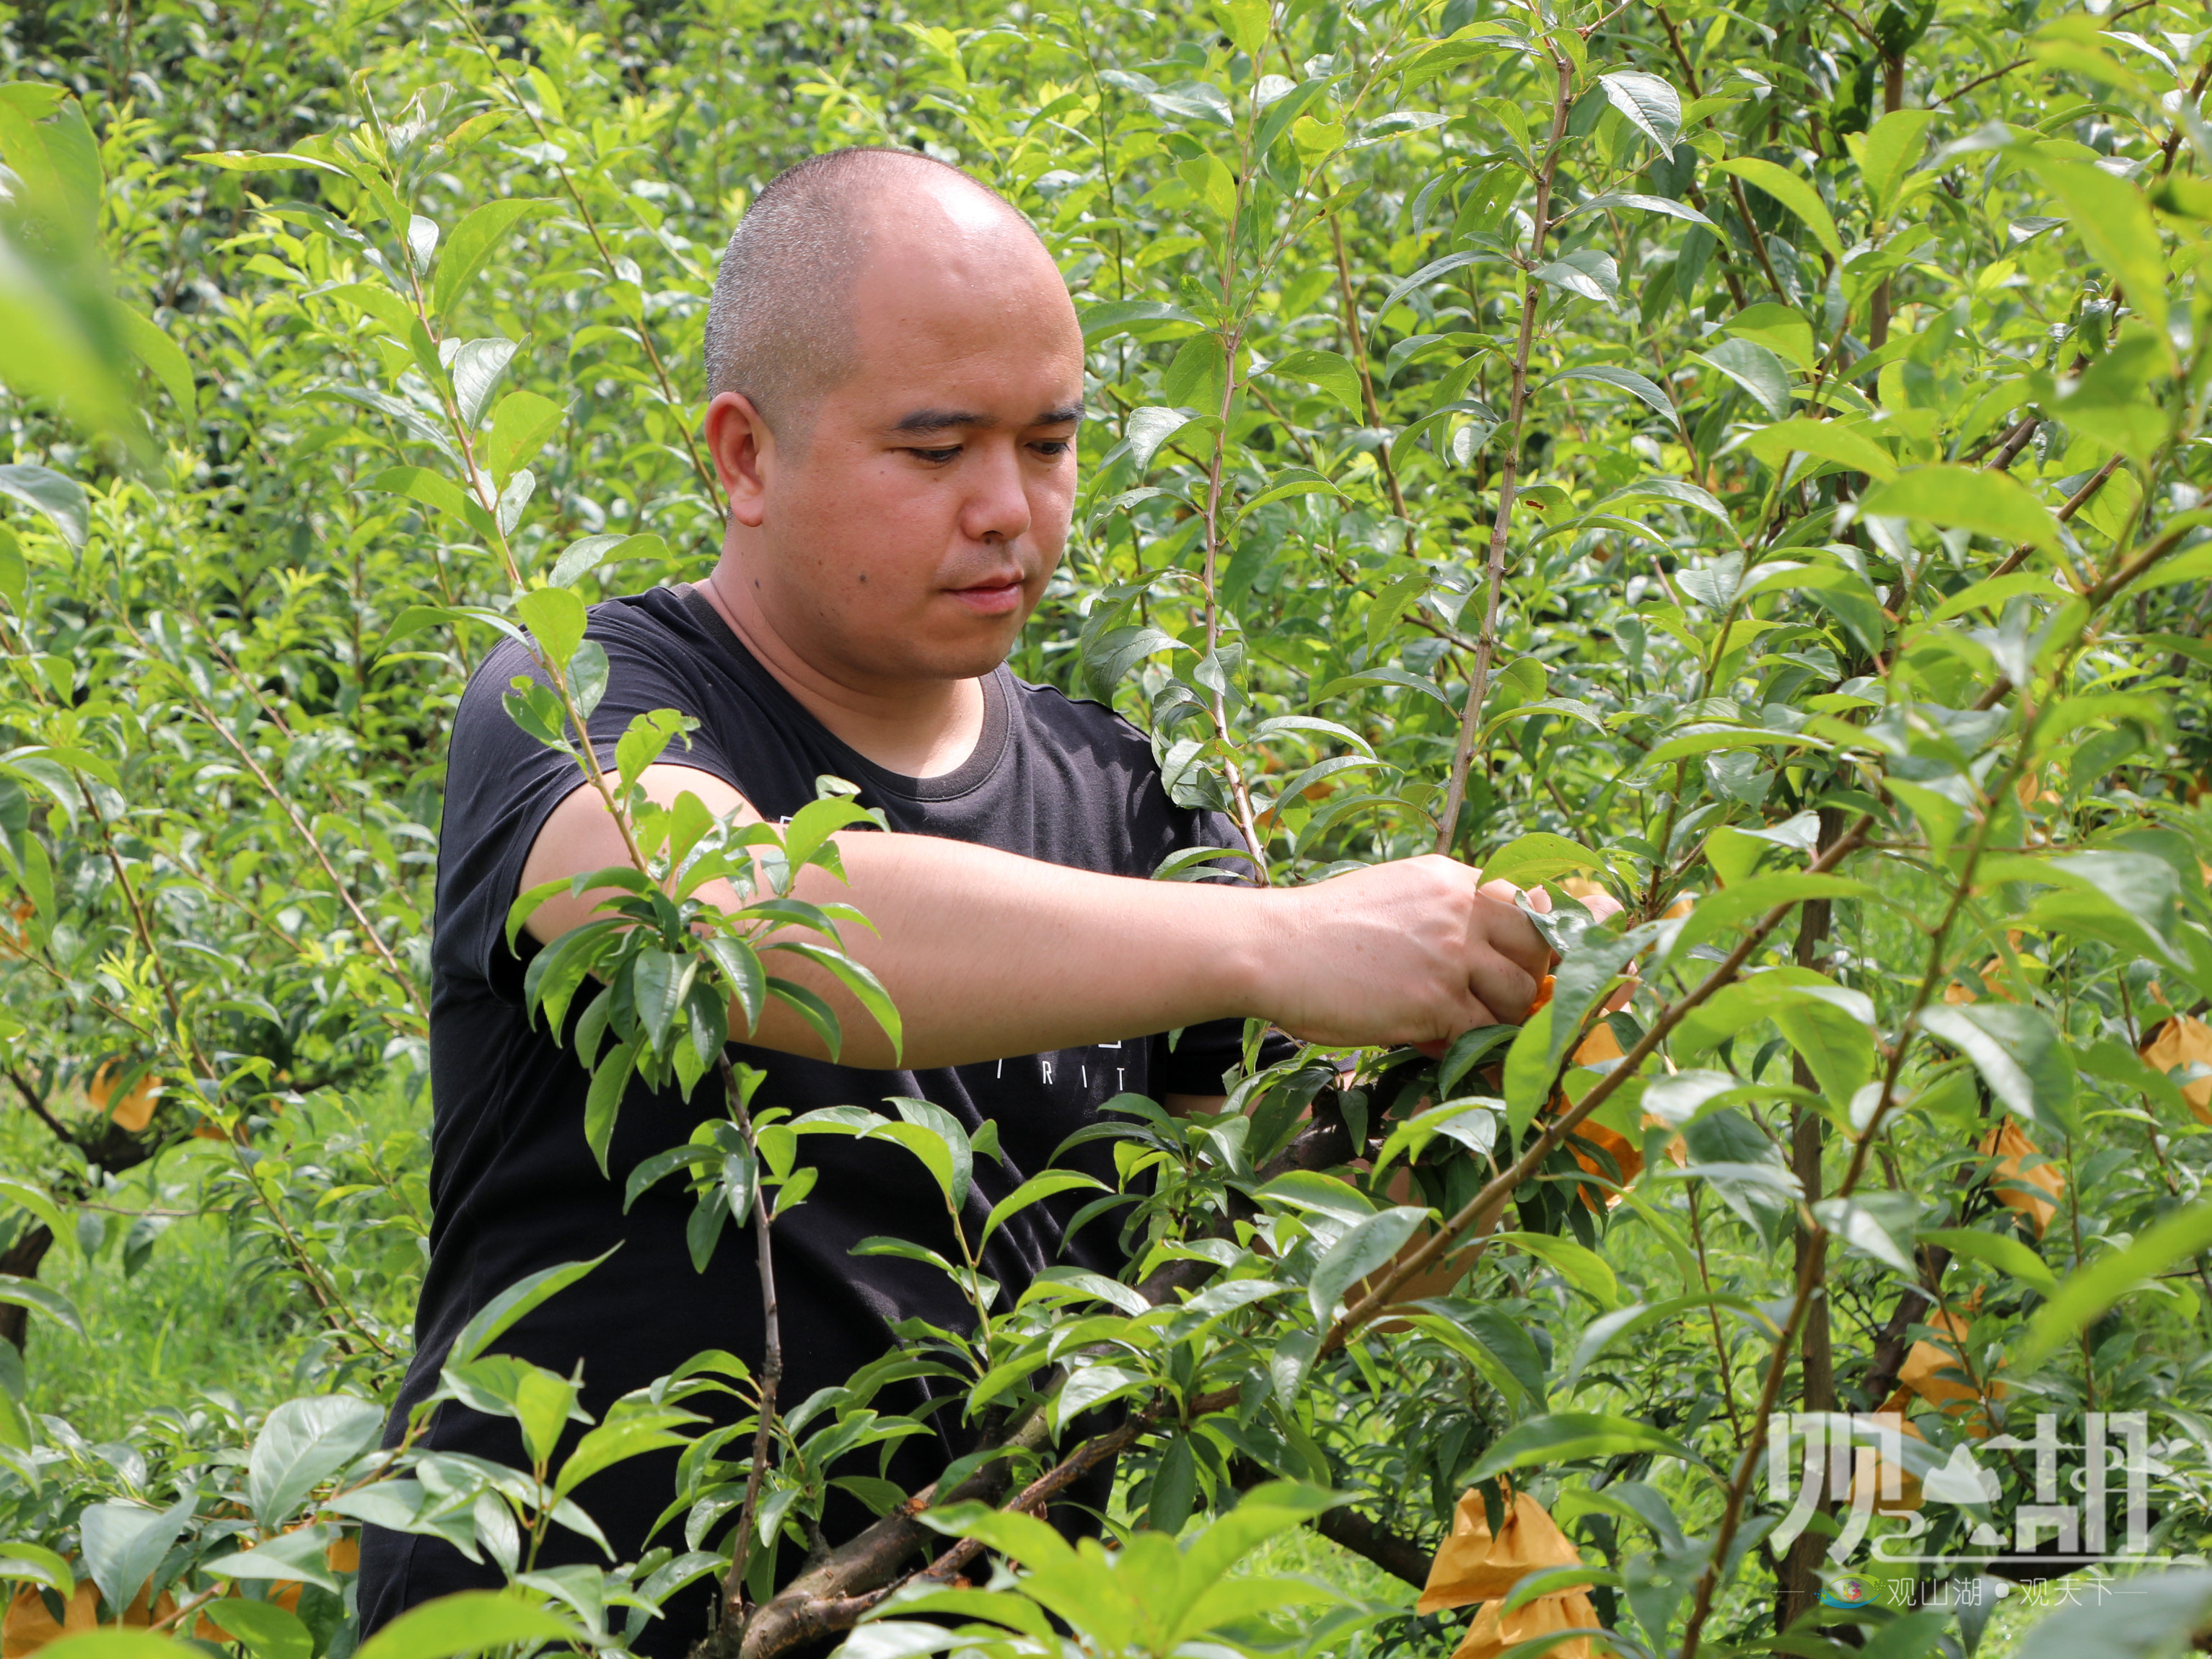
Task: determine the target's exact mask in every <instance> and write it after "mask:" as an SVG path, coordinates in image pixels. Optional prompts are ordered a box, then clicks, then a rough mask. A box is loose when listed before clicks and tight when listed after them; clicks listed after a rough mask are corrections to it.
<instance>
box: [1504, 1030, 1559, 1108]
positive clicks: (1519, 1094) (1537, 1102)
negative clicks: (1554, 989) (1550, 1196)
mask: <svg viewBox="0 0 2212 1659" xmlns="http://www.w3.org/2000/svg"><path fill="white" fill-rule="evenodd" d="M1552 1052H1553V1051H1552V1011H1551V1008H1550V1007H1549V1006H1545V1007H1542V1008H1539V1009H1538V1010H1536V1012H1534V1013H1533V1014H1531V1015H1529V1016H1528V1024H1525V1025H1523V1026H1522V1028H1521V1035H1520V1036H1516V1037H1515V1038H1514V1039H1513V1046H1512V1047H1511V1048H1509V1049H1507V1050H1506V1051H1505V1078H1504V1087H1505V1127H1506V1130H1507V1133H1509V1134H1510V1136H1511V1137H1512V1140H1513V1142H1518V1141H1519V1139H1520V1138H1521V1132H1522V1130H1523V1129H1526V1128H1527V1127H1528V1126H1529V1125H1530V1124H1531V1123H1533V1122H1534V1121H1536V1114H1537V1113H1538V1112H1539V1111H1541V1110H1542V1109H1543V1106H1544V1100H1545V1097H1546V1095H1547V1093H1548V1092H1549V1091H1550V1089H1551V1086H1552V1079H1553V1076H1554V1075H1555V1074H1556V1073H1557V1070H1558V1067H1557V1066H1555V1065H1554V1064H1553V1060H1552Z"/></svg>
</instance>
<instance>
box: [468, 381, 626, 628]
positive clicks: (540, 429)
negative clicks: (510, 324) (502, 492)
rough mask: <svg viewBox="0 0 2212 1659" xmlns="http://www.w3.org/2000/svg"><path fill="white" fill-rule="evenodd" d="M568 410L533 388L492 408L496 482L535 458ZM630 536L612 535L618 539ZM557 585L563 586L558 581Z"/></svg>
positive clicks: (490, 455)
mask: <svg viewBox="0 0 2212 1659" xmlns="http://www.w3.org/2000/svg"><path fill="white" fill-rule="evenodd" d="M567 413H568V411H567V410H563V409H562V407H561V405H560V404H556V403H555V402H554V401H553V400H552V399H551V398H541V397H539V396H538V394H537V393H536V392H508V393H507V396H505V397H504V398H501V399H500V400H499V407H498V408H497V409H495V410H493V411H492V417H491V436H490V437H489V438H488V439H486V440H485V441H484V456H485V459H486V464H487V465H489V467H490V469H491V476H492V480H493V482H494V483H496V484H498V485H499V487H500V488H501V489H505V488H506V487H507V480H508V479H509V478H511V477H513V476H514V475H515V473H516V472H517V471H519V470H520V469H521V468H522V467H525V466H527V465H529V464H530V463H531V461H532V460H533V459H536V457H537V454H538V451H539V450H541V449H543V448H544V447H545V441H546V440H547V439H548V438H550V437H551V436H552V435H553V434H554V433H555V432H556V431H557V430H558V429H559V428H560V425H561V422H562V420H563V419H564V418H565V417H566V416H567ZM627 539H631V538H623V537H611V538H609V540H610V541H612V542H616V543H619V542H621V541H623V540H627ZM555 585H556V586H563V585H564V584H561V583H559V582H557V581H556V584H555Z"/></svg>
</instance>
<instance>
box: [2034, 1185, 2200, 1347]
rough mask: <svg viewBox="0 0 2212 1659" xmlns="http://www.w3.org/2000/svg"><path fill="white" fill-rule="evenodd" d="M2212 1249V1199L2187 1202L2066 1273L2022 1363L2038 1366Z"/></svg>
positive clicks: (2040, 1313) (2039, 1314) (2038, 1319)
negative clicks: (2130, 1297)
mask: <svg viewBox="0 0 2212 1659" xmlns="http://www.w3.org/2000/svg"><path fill="white" fill-rule="evenodd" d="M2207 1248H2212V1202H2208V1201H2203V1200H2200V1201H2198V1202H2197V1203H2193V1204H2189V1205H2185V1206H2183V1207H2182V1208H2180V1209H2178V1210H2176V1211H2174V1212H2172V1214H2170V1215H2168V1216H2166V1218H2164V1219H2162V1220H2160V1222H2159V1223H2158V1225H2155V1226H2154V1227H2152V1228H2151V1229H2150V1230H2149V1231H2148V1232H2143V1233H2138V1234H2137V1235H2136V1237H2135V1240H2134V1242H2133V1243H2130V1244H2129V1245H2128V1246H2127V1247H2126V1248H2125V1249H2118V1250H2112V1251H2109V1252H2107V1253H2106V1255H2100V1256H2099V1257H2097V1258H2096V1259H2095V1260H2094V1261H2091V1262H2089V1263H2088V1264H2087V1266H2086V1267H2078V1268H2076V1269H2075V1271H2074V1272H2072V1273H2069V1274H2067V1276H2066V1277H2065V1279H2063V1280H2062V1281H2061V1282H2060V1284H2059V1286H2058V1293H2057V1295H2056V1296H2054V1297H2051V1299H2050V1300H2049V1301H2047V1302H2045V1304H2043V1306H2042V1307H2040V1308H2039V1309H2038V1310H2036V1314H2035V1317H2034V1318H2033V1320H2032V1321H2030V1322H2029V1324H2028V1328H2027V1336H2026V1337H2025V1338H2024V1339H2022V1340H2021V1343H2020V1346H2019V1347H2018V1349H2017V1350H2016V1351H2015V1352H2017V1354H2018V1357H2019V1359H2020V1362H2021V1364H2022V1365H2024V1366H2026V1365H2034V1364H2039V1363H2040V1362H2042V1361H2043V1360H2045V1359H2047V1358H2050V1357H2051V1355H2052V1354H2054V1353H2056V1352H2057V1351H2058V1349H2059V1348H2060V1347H2061V1346H2063V1345H2065V1344H2067V1343H2070V1342H2071V1341H2073V1340H2074V1339H2075V1337H2077V1336H2079V1335H2080V1334H2081V1332H2082V1331H2083V1330H2085V1329H2087V1328H2088V1327H2089V1326H2090V1325H2092V1324H2093V1323H2094V1322H2096V1321H2097V1320H2098V1319H2100V1317H2102V1316H2103V1315H2104V1313H2105V1310H2106V1309H2108V1308H2110V1307H2112V1304H2115V1303H2117V1302H2118V1300H2119V1299H2120V1298H2121V1297H2124V1296H2125V1295H2127V1294H2128V1293H2129V1292H2130V1291H2133V1290H2136V1289H2137V1288H2138V1287H2140V1286H2142V1285H2145V1284H2148V1282H2149V1281H2150V1280H2152V1279H2155V1278H2156V1277H2157V1276H2158V1275H2159V1274H2160V1273H2164V1272H2165V1271H2166V1269H2167V1268H2169V1267H2172V1266H2173V1265H2174V1264H2175V1263H2176V1262H2180V1261H2189V1260H2190V1259H2191V1257H2194V1256H2197V1255H2202V1254H2203V1251H2204V1250H2205V1249H2207Z"/></svg>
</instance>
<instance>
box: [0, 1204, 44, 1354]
mask: <svg viewBox="0 0 2212 1659" xmlns="http://www.w3.org/2000/svg"><path fill="white" fill-rule="evenodd" d="M53 1247H54V1235H53V1230H52V1228H51V1227H48V1226H47V1225H46V1223H44V1222H43V1221H42V1222H40V1224H39V1225H37V1226H35V1227H33V1228H32V1229H31V1231H28V1232H27V1233H25V1234H24V1235H23V1236H22V1237H21V1238H19V1239H17V1240H16V1241H15V1243H13V1244H10V1245H9V1247H8V1248H7V1249H5V1250H0V1273H6V1274H8V1275H9V1277H10V1278H12V1279H36V1278H37V1277H38V1276H39V1264H40V1262H41V1261H45V1260H46V1252H47V1251H48V1250H51V1249H53ZM30 1319H31V1310H29V1309H28V1308H19V1307H16V1306H15V1305H14V1304H11V1303H4V1302H0V1337H5V1338H7V1339H8V1340H9V1341H10V1342H12V1343H14V1344H15V1352H18V1353H22V1352H26V1351H27V1347H28V1346H29V1342H30V1335H31V1328H30Z"/></svg>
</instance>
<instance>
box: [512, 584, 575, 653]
mask: <svg viewBox="0 0 2212 1659" xmlns="http://www.w3.org/2000/svg"><path fill="white" fill-rule="evenodd" d="M514 614H515V615H516V616H517V617H520V618H521V619H522V625H523V626H524V627H526V628H527V629H529V630H530V632H531V634H532V636H533V637H535V638H536V640H537V641H538V649H539V650H541V651H543V652H544V653H545V656H546V659H547V660H548V661H550V662H553V663H556V664H559V665H564V666H565V665H567V663H568V659H570V658H571V657H573V656H574V655H575V654H576V647H578V646H580V645H581V644H582V643H583V642H584V629H585V626H586V623H588V622H589V620H590V619H589V617H587V616H586V613H585V611H584V602H583V600H581V599H578V598H577V597H576V595H575V594H574V592H572V591H570V590H569V589H568V588H565V587H540V588H535V589H533V590H532V591H531V592H527V593H525V594H524V595H523V596H522V597H521V598H520V599H517V600H516V601H515V602H514Z"/></svg>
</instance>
